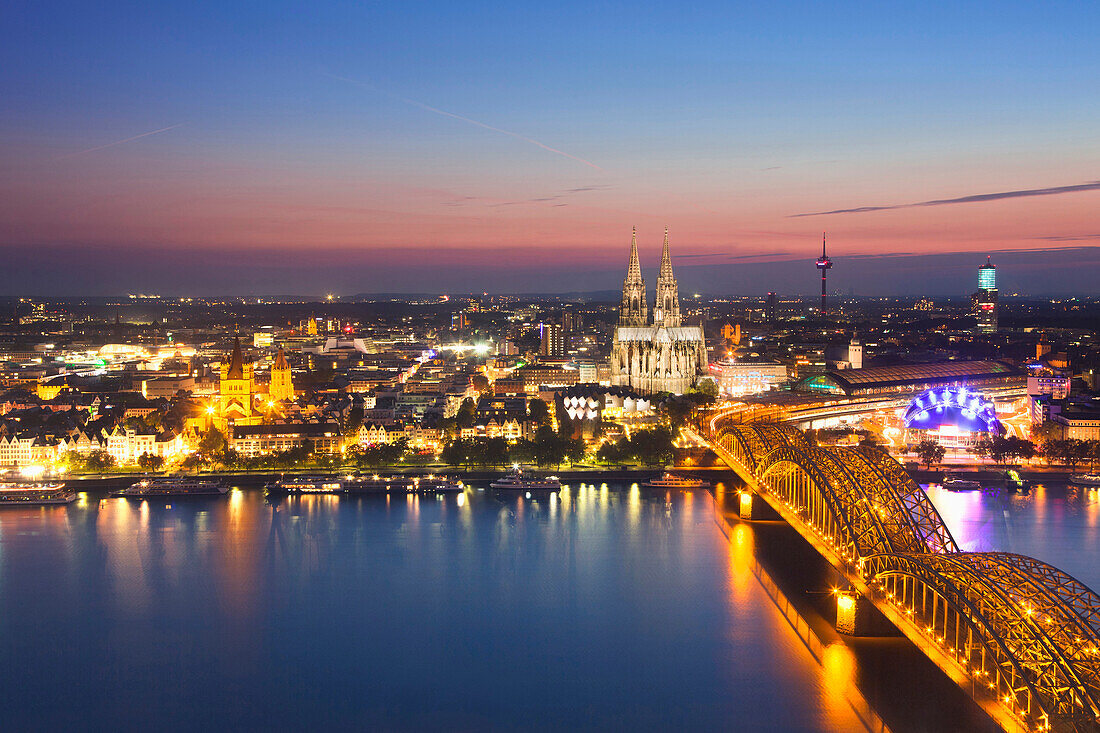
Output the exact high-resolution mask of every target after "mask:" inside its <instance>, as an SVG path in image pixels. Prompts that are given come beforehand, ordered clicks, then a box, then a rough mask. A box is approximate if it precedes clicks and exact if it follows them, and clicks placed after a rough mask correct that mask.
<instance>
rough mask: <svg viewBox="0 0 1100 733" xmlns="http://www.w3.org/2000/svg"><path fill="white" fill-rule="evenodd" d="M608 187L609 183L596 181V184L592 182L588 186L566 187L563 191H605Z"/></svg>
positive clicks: (609, 186)
mask: <svg viewBox="0 0 1100 733" xmlns="http://www.w3.org/2000/svg"><path fill="white" fill-rule="evenodd" d="M609 188H611V185H610V184H606V183H597V184H592V185H589V186H580V187H578V188H567V189H565V192H566V193H584V192H585V191H606V190H607V189H609Z"/></svg>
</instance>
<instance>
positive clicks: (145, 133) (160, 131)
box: [54, 122, 187, 160]
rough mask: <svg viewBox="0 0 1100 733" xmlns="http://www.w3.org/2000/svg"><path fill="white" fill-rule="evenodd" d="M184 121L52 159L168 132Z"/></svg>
mask: <svg viewBox="0 0 1100 733" xmlns="http://www.w3.org/2000/svg"><path fill="white" fill-rule="evenodd" d="M186 124H187V123H186V122H181V123H179V124H178V125H169V126H168V127H162V128H160V129H159V130H150V131H149V132H143V133H141V134H140V135H133V136H131V137H126V138H123V139H121V140H115V141H114V142H113V143H107V144H106V145H97V146H96V147H94V148H88V149H87V150H78V151H76V152H75V153H69V154H68V155H62V156H59V157H57V158H55V159H54V160H68V159H69V158H75V157H76V156H78V155H86V154H87V153H94V152H96V151H97V150H104V149H106V148H113V147H114V146H116V145H122V144H123V143H128V142H131V141H132V140H140V139H141V138H143V137H149V136H150V135H159V134H160V133H162V132H168V131H169V130H175V129H176V128H177V127H183V126H184V125H186Z"/></svg>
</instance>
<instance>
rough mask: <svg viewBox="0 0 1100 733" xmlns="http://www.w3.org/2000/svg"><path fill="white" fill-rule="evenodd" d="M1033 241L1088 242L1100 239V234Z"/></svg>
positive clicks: (1054, 237)
mask: <svg viewBox="0 0 1100 733" xmlns="http://www.w3.org/2000/svg"><path fill="white" fill-rule="evenodd" d="M1032 239H1041V240H1043V241H1044V242H1087V241H1089V240H1093V239H1100V234H1077V235H1069V236H1049V237H1032Z"/></svg>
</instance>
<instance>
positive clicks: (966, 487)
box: [942, 474, 982, 491]
mask: <svg viewBox="0 0 1100 733" xmlns="http://www.w3.org/2000/svg"><path fill="white" fill-rule="evenodd" d="M942 485H943V488H945V489H948V490H949V491H976V490H978V489H980V488H982V482H981V481H973V480H971V479H965V478H960V477H959V476H955V475H954V474H947V475H946V476H944V478H943V484H942Z"/></svg>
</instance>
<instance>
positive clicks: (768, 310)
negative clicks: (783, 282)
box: [764, 293, 778, 323]
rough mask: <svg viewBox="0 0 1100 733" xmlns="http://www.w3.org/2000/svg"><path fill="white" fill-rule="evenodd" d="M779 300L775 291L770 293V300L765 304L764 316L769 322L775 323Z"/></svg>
mask: <svg viewBox="0 0 1100 733" xmlns="http://www.w3.org/2000/svg"><path fill="white" fill-rule="evenodd" d="M777 300H778V298H777V296H776V294H775V293H768V300H767V303H766V304H765V305H764V318H765V319H766V320H767V321H768V323H775V316H776V310H777V308H776V306H777V303H776V301H777Z"/></svg>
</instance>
